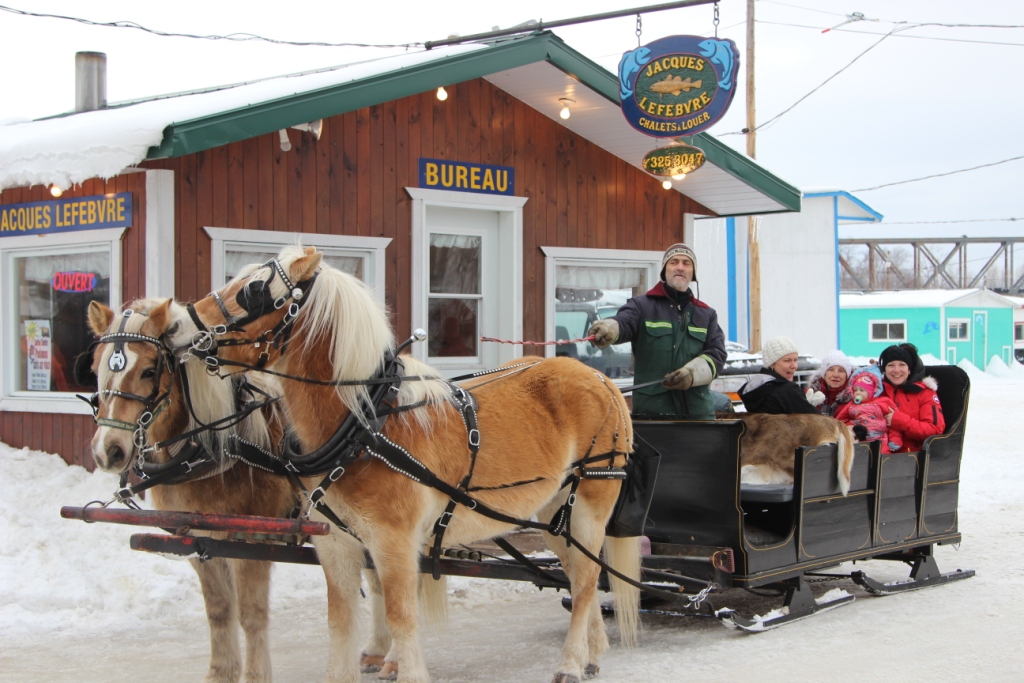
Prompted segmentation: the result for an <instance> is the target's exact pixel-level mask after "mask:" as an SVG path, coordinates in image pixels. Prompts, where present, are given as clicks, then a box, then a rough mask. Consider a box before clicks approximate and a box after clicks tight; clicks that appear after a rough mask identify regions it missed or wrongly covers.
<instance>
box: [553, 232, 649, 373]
mask: <svg viewBox="0 0 1024 683" xmlns="http://www.w3.org/2000/svg"><path fill="white" fill-rule="evenodd" d="M540 250H541V252H543V253H544V338H545V339H554V338H555V289H556V285H557V273H558V267H559V266H584V267H590V268H593V267H595V266H605V267H625V268H637V267H646V268H647V275H648V282H649V284H648V288H650V287H653V286H654V285H655V283H657V282H658V280H659V275H660V273H661V257H662V256H663V255H664V252H662V251H641V250H629V249H586V248H582V247H545V246H542V247H541V248H540ZM555 353H556V347H555V346H553V345H552V346H546V347H544V354H545V355H546V356H548V357H552V356H554V355H555ZM612 381H614V382H615V383H616V384H618V385H620V386H626V385H629V384H631V383H632V382H633V378H632V377H626V378H620V379H613V380H612Z"/></svg>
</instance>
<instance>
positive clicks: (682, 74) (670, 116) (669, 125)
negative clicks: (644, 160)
mask: <svg viewBox="0 0 1024 683" xmlns="http://www.w3.org/2000/svg"><path fill="white" fill-rule="evenodd" d="M739 65H740V54H739V50H738V49H737V48H736V43H734V42H733V41H731V40H724V39H718V38H704V37H703V36H668V37H666V38H661V39H659V40H656V41H654V42H652V43H649V44H648V45H644V46H641V47H638V48H637V49H635V50H632V51H630V52H627V53H625V54H624V55H622V60H621V61H620V62H619V98H620V99H621V101H622V102H621V104H622V113H623V115H624V116H625V117H626V120H627V121H628V122H629V124H630V125H631V126H633V127H634V128H636V129H637V130H638V131H640V132H641V133H644V134H645V135H650V136H652V137H658V138H677V137H680V136H683V135H687V136H689V135H695V134H697V133H699V132H701V131H703V130H706V129H707V128H709V127H711V126H712V125H713V124H715V123H716V122H717V121H718V120H719V119H721V118H722V116H723V115H725V112H726V111H727V110H728V109H729V105H730V104H731V103H732V98H733V96H734V95H735V94H736V74H737V72H738V70H739Z"/></svg>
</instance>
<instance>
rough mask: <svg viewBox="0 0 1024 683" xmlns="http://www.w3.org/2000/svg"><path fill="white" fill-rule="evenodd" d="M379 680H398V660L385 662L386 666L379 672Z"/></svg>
mask: <svg viewBox="0 0 1024 683" xmlns="http://www.w3.org/2000/svg"><path fill="white" fill-rule="evenodd" d="M377 680H380V681H397V680H398V662H384V666H382V667H381V668H380V673H379V674H377Z"/></svg>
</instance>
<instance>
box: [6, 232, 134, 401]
mask: <svg viewBox="0 0 1024 683" xmlns="http://www.w3.org/2000/svg"><path fill="white" fill-rule="evenodd" d="M123 232H124V229H123V228H109V229H103V230H88V231H82V232H77V233H69V234H63V235H61V237H60V239H59V240H56V239H49V238H47V239H45V240H40V239H39V238H37V237H7V238H4V239H3V241H0V282H2V285H0V290H2V291H3V296H2V299H0V307H2V318H0V320H2V322H0V331H2V334H0V336H2V359H3V363H2V369H0V380H2V382H0V383H2V389H3V391H2V396H0V409H3V410H15V411H28V412H51V413H52V412H58V413H61V412H63V413H86V412H88V407H87V406H85V405H84V404H82V403H81V402H80V401H79V400H78V399H76V398H74V394H75V393H76V392H88V391H93V390H94V389H95V387H91V386H83V385H80V384H78V383H77V382H76V381H75V377H74V364H75V359H76V358H77V357H78V356H79V355H80V354H81V353H83V352H84V351H87V350H88V348H89V345H90V344H91V343H92V341H93V335H92V332H91V331H90V330H89V326H88V322H87V320H86V313H87V311H88V308H89V304H90V303H91V302H93V301H99V302H100V303H103V304H105V305H107V306H110V307H112V308H114V307H116V306H119V305H120V300H121V292H120V282H121V262H120V255H121V250H120V238H121V234H122V233H123ZM41 243H42V244H43V245H46V246H39V245H40V244H41Z"/></svg>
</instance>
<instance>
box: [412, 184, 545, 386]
mask: <svg viewBox="0 0 1024 683" xmlns="http://www.w3.org/2000/svg"><path fill="white" fill-rule="evenodd" d="M405 191H406V192H407V193H408V194H409V196H410V197H411V198H412V200H413V201H412V263H411V265H412V268H411V273H412V282H411V289H412V302H411V304H412V305H411V306H410V313H411V319H410V321H409V322H410V323H411V324H410V328H411V329H412V330H416V329H417V328H425V329H426V332H427V339H426V343H424V344H414V345H413V346H412V349H411V352H412V354H413V356H414V357H416V358H417V359H419V360H422V361H425V362H427V363H429V364H430V365H432V366H434V367H435V368H437V369H438V371H439V372H441V374H443V375H444V376H446V377H455V376H458V375H463V374H466V373H468V372H476V371H478V370H484V369H490V368H494V367H497V366H498V365H500V364H501V363H504V362H506V361H509V360H512V359H513V358H518V357H519V356H521V355H522V348H523V347H522V346H519V345H514V344H501V343H497V342H483V341H481V336H486V337H491V338H495V339H506V340H521V339H522V338H523V336H522V335H523V285H522V283H523V275H522V273H523V211H522V207H523V205H524V204H525V203H526V201H527V200H526V198H525V197H512V196H501V195H491V194H477V193H472V192H454V191H449V190H431V189H426V188H418V187H407V188H405Z"/></svg>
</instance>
